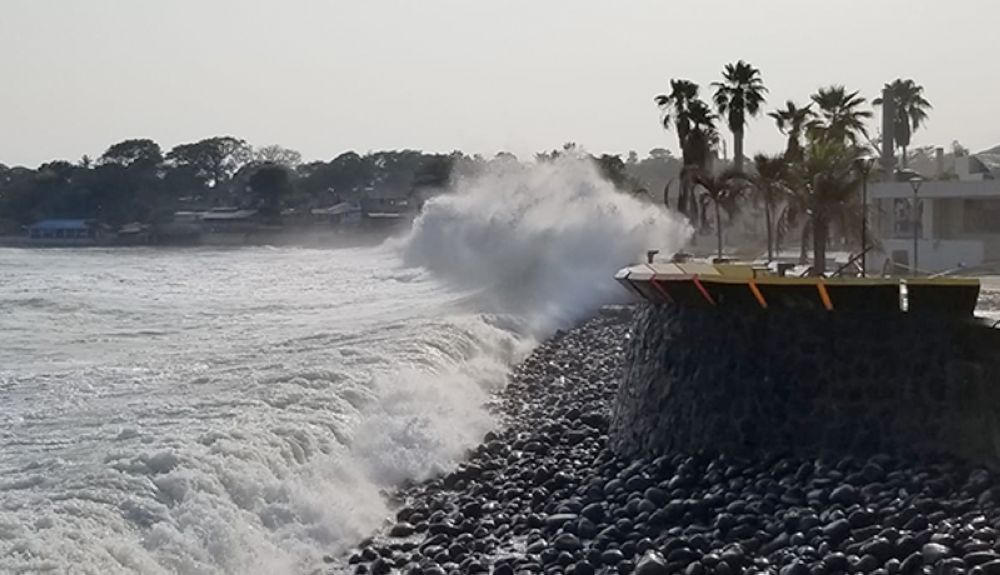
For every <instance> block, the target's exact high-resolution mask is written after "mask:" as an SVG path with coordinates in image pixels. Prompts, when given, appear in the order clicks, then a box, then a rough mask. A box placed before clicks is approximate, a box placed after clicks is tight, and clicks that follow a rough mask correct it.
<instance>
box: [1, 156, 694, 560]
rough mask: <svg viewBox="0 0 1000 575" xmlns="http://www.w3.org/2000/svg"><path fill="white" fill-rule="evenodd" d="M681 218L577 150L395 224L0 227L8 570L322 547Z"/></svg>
mask: <svg viewBox="0 0 1000 575" xmlns="http://www.w3.org/2000/svg"><path fill="white" fill-rule="evenodd" d="M685 233H686V230H685V229H684V227H683V226H678V225H677V224H676V222H675V221H674V220H673V219H672V218H671V217H670V216H668V215H667V214H665V213H664V212H662V211H661V210H659V209H658V208H655V207H651V206H643V205H640V204H638V203H637V202H635V201H634V200H631V199H630V198H627V197H625V196H622V195H621V194H618V193H616V192H614V191H613V190H612V189H611V187H610V185H608V184H606V183H605V182H602V181H600V180H599V179H598V178H597V177H596V173H595V172H594V171H593V168H592V167H591V166H589V165H587V164H585V163H580V162H575V163H574V162H569V163H565V162H564V163H562V164H560V165H554V166H547V167H542V168H537V169H534V170H528V171H515V172H510V173H508V172H505V173H494V174H490V175H487V176H485V177H484V178H480V179H477V180H473V181H466V182H462V183H459V184H458V185H456V190H455V195H453V196H450V197H446V198H442V199H439V200H435V201H433V202H431V203H429V204H428V205H427V206H426V209H425V214H424V216H423V217H422V218H421V220H420V221H419V222H418V223H417V225H416V227H415V229H414V232H413V235H412V236H411V237H409V238H407V239H406V240H404V241H402V242H400V243H398V244H394V245H391V246H385V247H383V248H378V249H350V250H305V249H273V248H247V249H238V250H237V249H232V250H214V249H184V250H154V249H128V250H46V251H27V250H0V443H2V446H3V448H2V449H0V573H5V574H6V573H40V572H51V573H88V574H89V573H93V574H101V575H108V574H133V573H141V574H168V573H169V574H174V573H177V574H182V575H216V574H234V575H235V574H265V573H266V574H285V573H288V574H293V573H306V572H309V571H311V570H313V569H314V568H316V567H317V566H318V565H319V564H320V561H321V559H322V557H323V555H326V554H335V553H338V552H339V551H341V550H343V549H344V548H345V547H346V546H349V545H351V544H353V543H355V542H356V541H357V540H358V539H359V538H361V537H363V536H364V535H366V534H367V533H368V532H369V531H370V530H372V529H374V528H377V527H378V526H379V525H380V524H382V522H383V521H384V520H385V519H386V517H387V516H388V509H387V508H386V504H385V502H384V492H385V491H386V490H388V489H391V488H392V486H394V485H397V484H398V483H399V482H401V481H403V480H405V479H408V478H418V479H419V478H422V477H426V476H429V475H431V474H434V473H438V472H440V471H441V470H443V469H447V468H448V467H450V466H452V465H453V464H454V463H455V462H456V461H457V460H458V459H459V458H461V457H462V455H463V453H464V451H465V449H467V448H469V447H471V446H473V445H475V444H476V443H477V442H478V441H479V439H480V438H481V437H482V434H483V433H485V432H486V431H487V430H488V429H490V428H491V426H492V425H493V421H492V420H491V418H490V416H489V415H488V413H487V412H486V410H485V409H484V407H483V405H484V403H485V402H486V401H487V400H488V396H489V392H490V391H491V390H495V389H497V388H499V387H500V386H501V385H502V384H503V381H504V378H505V374H506V372H507V369H508V367H509V366H510V364H511V363H512V362H515V361H517V360H518V359H519V358H521V357H523V355H524V354H526V353H527V352H528V351H530V349H531V347H532V345H533V344H534V342H535V341H536V338H539V337H544V336H545V335H547V334H548V333H550V332H551V331H552V330H554V329H556V328H558V327H564V326H566V325H568V324H569V323H571V322H573V321H574V320H576V319H578V318H579V317H581V316H583V315H585V314H587V313H589V312H591V311H593V310H594V309H595V308H596V307H597V306H599V305H600V304H602V303H608V302H609V301H610V300H613V299H615V298H617V297H619V296H620V295H621V294H622V293H623V292H621V291H620V290H619V289H618V288H617V287H616V286H615V285H614V283H613V281H611V274H612V273H613V272H614V270H615V269H617V268H618V267H621V265H623V264H624V263H628V262H629V261H634V260H636V259H639V258H641V257H642V253H643V252H644V251H645V249H648V248H649V247H650V245H652V246H653V247H659V248H661V249H665V250H666V249H671V248H673V249H676V248H677V247H679V246H678V245H673V244H672V243H673V242H678V241H682V239H683V236H684V234H685ZM427 270H430V271H427ZM569 280H574V281H569Z"/></svg>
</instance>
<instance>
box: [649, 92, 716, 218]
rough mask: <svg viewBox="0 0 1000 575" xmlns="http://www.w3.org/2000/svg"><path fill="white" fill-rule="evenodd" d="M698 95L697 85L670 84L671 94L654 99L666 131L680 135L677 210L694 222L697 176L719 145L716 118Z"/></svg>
mask: <svg viewBox="0 0 1000 575" xmlns="http://www.w3.org/2000/svg"><path fill="white" fill-rule="evenodd" d="M698 92H699V87H698V85H697V84H695V83H694V82H691V81H689V80H671V81H670V93H669V94H660V95H658V96H656V97H655V98H654V101H655V102H656V105H657V106H659V108H660V112H661V116H660V121H661V123H662V124H663V127H664V128H665V129H667V130H669V129H670V128H671V126H673V128H674V130H675V131H676V132H677V141H678V143H679V144H680V149H681V159H682V167H681V174H680V191H679V194H678V197H677V210H678V211H679V212H680V213H682V214H684V215H685V216H687V218H688V219H690V220H691V221H693V222H695V221H698V219H699V218H698V211H699V205H698V202H697V198H696V197H695V189H694V187H695V183H696V176H697V174H698V173H700V172H702V171H704V170H705V169H706V168H707V167H708V164H709V160H710V158H711V155H712V152H713V150H714V148H715V146H716V145H717V144H718V142H719V134H718V131H717V130H716V128H715V120H716V117H715V114H713V113H712V110H711V108H709V107H708V104H706V103H705V102H704V101H703V100H701V99H700V98H699V97H698ZM667 185H668V186H669V183H668V184H667ZM667 193H668V192H667V190H664V202H665V203H668V198H667Z"/></svg>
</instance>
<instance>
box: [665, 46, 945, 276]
mask: <svg viewBox="0 0 1000 575" xmlns="http://www.w3.org/2000/svg"><path fill="white" fill-rule="evenodd" d="M712 86H713V88H715V93H714V96H713V99H712V101H713V104H714V106H715V110H716V111H717V112H718V114H719V116H721V117H722V118H724V119H725V121H726V125H727V127H728V128H729V130H730V131H731V132H732V133H733V143H734V146H733V147H734V156H733V163H732V166H731V167H726V166H720V168H719V169H716V168H715V167H714V166H713V165H712V158H713V157H714V156H715V155H716V150H717V144H718V142H719V140H718V133H717V132H716V129H715V120H716V119H717V117H716V116H715V115H714V114H713V113H712V111H711V110H709V109H708V107H707V106H705V104H704V102H702V101H701V100H700V99H699V97H698V91H699V90H698V85H697V84H695V83H694V82H692V81H690V80H672V81H671V82H670V87H671V89H670V92H669V93H666V94H662V95H659V96H656V98H655V102H656V104H657V106H659V108H660V111H661V122H662V124H663V126H664V128H666V129H668V130H674V131H675V132H676V134H677V137H678V144H679V145H680V149H681V152H682V155H683V158H682V160H683V168H682V172H681V191H680V194H679V196H678V201H677V209H678V211H680V212H681V213H683V214H684V215H686V216H687V217H688V219H689V220H690V221H691V222H692V223H695V224H696V229H698V230H699V231H700V232H701V233H705V232H707V231H708V229H709V227H711V226H710V224H709V222H708V218H707V217H706V214H705V208H706V207H707V204H708V203H711V204H713V205H714V208H715V218H714V220H715V222H714V227H715V235H716V243H717V250H716V252H717V255H718V256H719V257H722V255H723V254H722V245H723V241H722V237H723V235H722V227H723V225H724V224H723V219H722V214H723V213H726V214H727V215H728V216H729V218H728V219H729V222H730V224H731V223H732V222H733V221H735V219H736V217H735V216H736V214H737V213H738V211H739V209H740V206H741V205H742V204H746V203H749V204H750V205H751V206H752V207H753V208H754V209H755V210H759V209H760V208H761V207H763V213H764V228H765V230H764V232H765V235H766V236H767V257H768V259H769V260H770V259H773V258H774V256H775V254H776V252H777V251H778V250H779V244H780V243H781V241H782V240H783V239H784V238H786V237H788V236H789V235H790V234H798V235H799V238H800V239H801V248H802V257H803V259H805V255H806V253H807V250H808V247H809V245H810V244H811V245H812V252H813V269H814V271H815V272H816V273H823V272H824V271H825V266H826V252H827V248H828V246H829V244H830V242H831V241H837V242H840V243H842V244H844V245H845V246H849V245H851V242H853V239H854V238H855V235H856V232H855V230H856V229H857V228H858V227H859V226H860V225H861V221H862V218H865V217H867V214H866V213H865V211H864V206H862V205H861V201H860V197H859V196H860V186H861V179H862V176H861V173H860V171H859V169H858V166H859V159H860V158H861V157H862V156H863V155H866V150H867V149H868V147H869V146H871V145H873V142H872V141H871V139H870V138H869V133H868V122H869V121H870V120H871V118H872V116H873V113H872V111H871V110H870V109H869V108H868V107H867V105H866V104H867V102H866V100H865V98H864V97H862V96H861V95H860V92H859V91H850V90H848V89H847V88H846V87H844V86H842V85H831V86H826V87H822V88H820V89H819V90H817V91H816V93H814V94H812V95H811V96H810V98H809V100H810V102H809V104H807V105H805V106H800V105H798V104H796V103H795V102H794V101H792V100H788V101H787V102H786V103H785V105H784V107H783V108H780V109H777V110H773V111H771V112H769V113H768V116H769V117H771V118H772V119H773V120H774V122H775V124H776V126H777V128H778V130H779V131H781V133H782V134H785V135H786V136H787V144H786V146H785V150H784V152H783V153H781V154H777V155H766V154H757V155H755V156H754V159H753V162H752V165H751V166H749V169H745V167H744V153H743V150H744V142H743V140H744V135H745V127H746V125H747V122H748V121H749V119H751V118H754V117H756V116H757V115H759V114H760V112H761V108H762V106H763V105H764V103H765V97H766V94H767V88H766V87H765V85H764V81H763V79H762V77H761V75H760V71H759V70H758V69H756V68H754V67H753V66H751V65H750V64H749V63H747V62H745V61H743V60H740V61H738V62H737V63H735V64H729V65H727V66H726V67H725V69H724V70H723V81H722V82H716V83H713V84H712ZM887 88H890V91H891V93H892V94H893V98H894V104H895V110H896V118H895V124H896V126H895V132H896V141H895V143H896V144H897V145H898V146H899V147H900V148H902V151H903V153H902V156H903V165H904V167H905V166H906V161H907V160H906V157H907V147H908V146H909V144H910V136H911V135H912V133H913V132H914V131H916V130H917V129H919V127H920V126H921V125H923V123H924V122H925V121H926V119H927V115H928V111H929V110H930V109H931V105H930V103H929V102H928V101H927V100H926V99H925V98H924V97H923V88H922V87H921V86H919V85H917V84H916V83H914V82H913V81H912V80H896V81H894V82H893V83H891V84H888V85H887ZM873 104H875V105H879V104H881V100H875V101H874V102H873ZM961 151H962V152H964V150H961ZM921 153H922V157H923V156H926V155H927V154H926V153H925V151H923V150H921ZM953 153H954V154H955V155H956V156H957V155H959V153H960V150H959V148H957V147H956V148H955V150H954V151H953ZM698 193H700V194H701V195H700V196H697V194H698ZM668 205H669V203H668ZM699 209H700V211H701V214H700V217H699ZM758 213H759V212H758Z"/></svg>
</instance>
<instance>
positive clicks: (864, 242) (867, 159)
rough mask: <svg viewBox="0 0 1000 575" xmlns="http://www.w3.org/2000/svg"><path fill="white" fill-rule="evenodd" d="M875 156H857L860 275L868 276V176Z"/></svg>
mask: <svg viewBox="0 0 1000 575" xmlns="http://www.w3.org/2000/svg"><path fill="white" fill-rule="evenodd" d="M875 160H876V158H874V157H872V156H871V155H868V154H865V155H864V156H861V157H860V158H858V171H859V172H861V277H868V176H869V175H870V174H871V173H872V167H873V166H874V165H875Z"/></svg>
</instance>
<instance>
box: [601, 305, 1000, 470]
mask: <svg viewBox="0 0 1000 575" xmlns="http://www.w3.org/2000/svg"><path fill="white" fill-rule="evenodd" d="M625 362H626V363H625V369H624V379H623V381H622V385H621V387H620V389H619V391H618V397H617V400H616V405H615V406H614V411H613V418H612V422H611V443H612V446H613V448H614V449H615V451H617V452H618V453H619V454H620V455H626V456H632V455H660V454H666V453H673V452H682V451H683V452H688V453H690V452H693V451H699V450H704V451H708V452H721V453H738V454H745V455H748V454H756V453H787V454H793V455H797V456H814V455H820V454H827V453H833V454H836V453H841V454H843V453H850V454H852V455H857V456H864V455H868V454H875V453H888V454H898V455H917V456H920V455H936V454H951V455H957V456H959V457H962V458H965V459H969V460H976V461H982V462H987V463H992V464H998V463H1000V378H998V376H1000V331H998V330H993V329H990V328H989V327H985V326H983V325H979V324H974V323H972V322H960V321H956V320H946V319H942V318H939V317H930V316H920V315H911V314H904V313H886V314H883V315H875V316H873V315H860V314H845V313H828V312H815V311H807V310H769V311H763V310H762V311H759V312H746V313H736V312H734V311H733V310H728V311H722V310H713V309H692V308H680V307H677V306H670V305H646V306H645V308H644V309H642V310H641V311H640V312H639V313H637V314H636V319H635V323H634V326H633V336H632V339H631V340H630V341H629V342H628V344H627V356H626V359H625Z"/></svg>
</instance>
